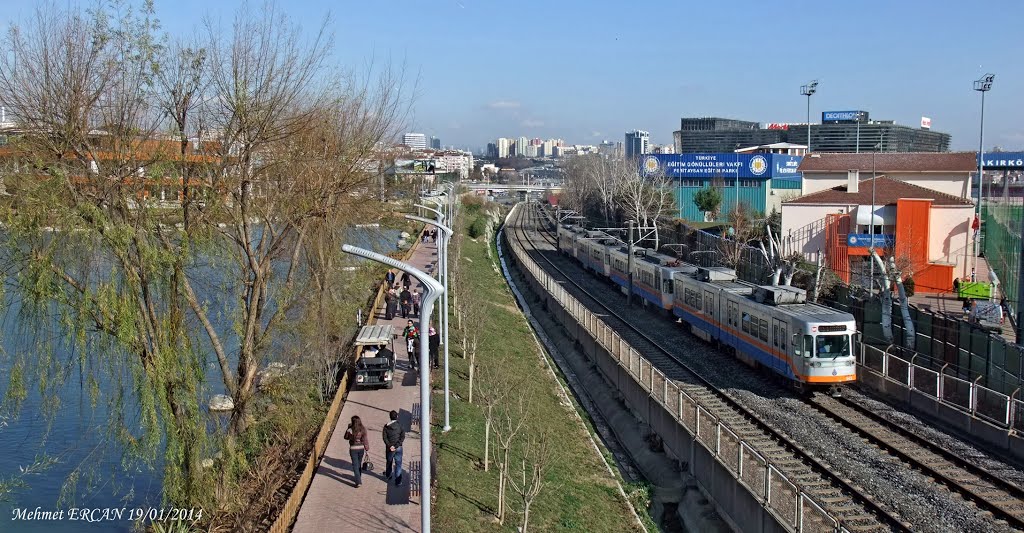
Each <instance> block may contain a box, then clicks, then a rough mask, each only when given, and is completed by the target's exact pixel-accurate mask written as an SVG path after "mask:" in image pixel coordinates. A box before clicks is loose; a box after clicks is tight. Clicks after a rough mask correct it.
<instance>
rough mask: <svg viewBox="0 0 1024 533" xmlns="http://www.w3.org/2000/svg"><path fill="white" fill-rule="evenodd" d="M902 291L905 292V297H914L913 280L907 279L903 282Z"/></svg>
mask: <svg viewBox="0 0 1024 533" xmlns="http://www.w3.org/2000/svg"><path fill="white" fill-rule="evenodd" d="M903 290H904V291H906V293H907V296H913V295H914V278H907V279H905V280H903Z"/></svg>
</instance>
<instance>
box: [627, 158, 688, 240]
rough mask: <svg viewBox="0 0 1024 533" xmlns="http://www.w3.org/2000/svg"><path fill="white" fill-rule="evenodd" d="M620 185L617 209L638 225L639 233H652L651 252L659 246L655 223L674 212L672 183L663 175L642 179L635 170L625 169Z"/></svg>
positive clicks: (639, 173) (636, 169) (638, 171)
mask: <svg viewBox="0 0 1024 533" xmlns="http://www.w3.org/2000/svg"><path fill="white" fill-rule="evenodd" d="M618 170H619V172H621V174H620V175H621V181H620V182H619V197H618V202H619V207H620V208H621V209H622V211H623V213H624V214H625V216H626V218H627V219H630V220H635V221H637V224H638V225H639V226H640V228H641V229H653V235H654V237H653V238H654V249H658V248H659V246H660V244H661V243H660V238H659V237H660V236H659V232H658V220H659V219H661V217H663V216H665V215H667V214H669V213H671V212H674V211H675V195H674V194H673V189H672V183H671V182H670V181H669V180H668V179H666V178H665V177H664V176H662V175H646V176H645V175H644V174H642V173H641V172H640V170H639V169H638V168H635V167H630V166H626V167H623V168H620V169H618Z"/></svg>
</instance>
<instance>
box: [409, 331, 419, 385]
mask: <svg viewBox="0 0 1024 533" xmlns="http://www.w3.org/2000/svg"><path fill="white" fill-rule="evenodd" d="M419 366H420V334H419V331H417V332H416V336H415V337H413V338H412V349H411V350H409V368H410V369H411V371H412V372H413V375H414V376H415V375H416V369H417V368H419Z"/></svg>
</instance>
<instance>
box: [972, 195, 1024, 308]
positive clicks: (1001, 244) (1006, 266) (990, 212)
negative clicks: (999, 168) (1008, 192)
mask: <svg viewBox="0 0 1024 533" xmlns="http://www.w3.org/2000/svg"><path fill="white" fill-rule="evenodd" d="M1020 200H1021V199H1020V198H1008V197H1006V196H1004V197H1003V198H1002V199H999V200H997V199H986V200H985V201H984V202H982V206H981V215H982V219H983V220H984V222H985V231H984V236H985V240H984V242H983V250H984V252H985V259H986V260H987V261H988V265H989V268H991V269H992V270H994V271H995V272H996V274H997V275H998V276H999V281H1000V282H1001V283H1002V290H1001V291H1000V292H1002V294H1003V295H1005V296H1006V303H1007V306H1008V307H1009V308H1010V310H1011V311H1012V312H1014V313H1015V312H1016V309H1017V279H1018V273H1019V272H1020V264H1019V263H1020V219H1021V217H1022V216H1024V205H1021V201H1020Z"/></svg>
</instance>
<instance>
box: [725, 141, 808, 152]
mask: <svg viewBox="0 0 1024 533" xmlns="http://www.w3.org/2000/svg"><path fill="white" fill-rule="evenodd" d="M804 148H807V145H806V144H796V143H786V142H779V143H771V144H762V145H760V146H748V147H746V148H740V149H737V150H736V152H737V153H741V154H742V153H744V152H753V151H756V150H783V149H804Z"/></svg>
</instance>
